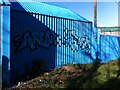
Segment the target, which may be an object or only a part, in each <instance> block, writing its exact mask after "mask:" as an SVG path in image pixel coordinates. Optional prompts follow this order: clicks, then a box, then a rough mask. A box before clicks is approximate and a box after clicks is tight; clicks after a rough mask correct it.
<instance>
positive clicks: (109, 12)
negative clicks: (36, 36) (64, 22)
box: [46, 0, 118, 27]
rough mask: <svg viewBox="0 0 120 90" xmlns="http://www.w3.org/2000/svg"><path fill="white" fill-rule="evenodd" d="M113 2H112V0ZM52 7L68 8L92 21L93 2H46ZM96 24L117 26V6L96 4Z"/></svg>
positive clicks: (114, 4)
mask: <svg viewBox="0 0 120 90" xmlns="http://www.w3.org/2000/svg"><path fill="white" fill-rule="evenodd" d="M113 1H114V0H113ZM46 3H49V4H52V5H57V6H60V7H65V8H68V9H70V10H72V11H74V12H75V13H77V14H79V15H81V16H83V17H85V18H86V19H88V20H90V21H92V22H93V21H94V3H93V2H46ZM97 5H98V6H97V24H98V26H108V27H110V26H118V4H117V3H115V2H98V3H97Z"/></svg>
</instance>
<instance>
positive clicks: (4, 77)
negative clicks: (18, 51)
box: [2, 55, 10, 88]
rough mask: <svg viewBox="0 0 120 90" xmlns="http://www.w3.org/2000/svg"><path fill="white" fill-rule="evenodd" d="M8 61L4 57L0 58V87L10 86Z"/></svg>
mask: <svg viewBox="0 0 120 90" xmlns="http://www.w3.org/2000/svg"><path fill="white" fill-rule="evenodd" d="M9 62H10V60H9V59H8V58H7V57H6V56H4V55H3V56H2V87H3V88H4V87H7V86H9V84H10V70H9V69H8V63H9Z"/></svg>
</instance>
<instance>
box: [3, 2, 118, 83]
mask: <svg viewBox="0 0 120 90" xmlns="http://www.w3.org/2000/svg"><path fill="white" fill-rule="evenodd" d="M31 5H32V3H31ZM35 5H37V4H35ZM41 5H43V4H41ZM16 6H17V7H16ZM16 6H15V7H14V5H13V6H12V7H11V12H10V10H9V8H7V9H5V11H4V15H5V16H4V17H3V19H4V20H7V21H8V22H7V23H6V22H4V21H3V24H4V26H3V30H4V33H3V38H4V40H3V41H5V42H3V46H4V48H3V53H4V54H3V55H5V56H7V58H8V59H9V58H10V60H11V61H10V69H11V82H16V81H19V80H20V79H22V78H23V77H24V76H25V75H26V72H28V71H30V70H31V69H32V67H33V61H35V60H46V61H47V62H46V65H45V69H46V70H50V69H53V68H55V67H57V66H63V65H66V64H75V63H83V64H85V63H91V62H93V61H96V52H98V58H99V59H100V60H101V61H102V62H107V61H109V60H114V59H117V58H120V56H119V55H120V54H119V53H120V47H119V46H120V44H119V42H120V38H119V37H114V36H104V35H100V34H99V32H98V31H99V30H98V29H92V22H89V21H88V20H86V19H84V18H82V19H81V17H79V16H78V17H79V18H76V17H75V16H76V15H75V14H73V13H72V12H70V11H69V10H68V9H67V11H68V12H69V14H70V16H71V18H73V19H68V18H63V17H58V16H59V15H58V16H56V17H55V16H52V13H51V12H50V13H49V14H51V16H50V15H44V14H39V13H38V12H36V10H37V9H34V10H33V9H32V8H31V7H28V6H29V5H28V3H26V4H23V3H21V6H22V7H21V6H19V4H18V3H16ZM18 6H19V7H18ZM32 7H33V5H32ZM54 8H55V7H54ZM18 9H20V11H19V10H18ZM31 10H32V11H33V12H34V13H29V12H30V11H31ZM59 10H60V9H59ZM6 12H9V14H6ZM56 12H57V11H56ZM56 12H54V14H55V15H57V14H56ZM42 13H43V12H42ZM64 13H65V12H64ZM64 13H63V14H64ZM10 14H11V21H10V17H9V16H10ZM63 14H62V15H63ZM69 14H67V15H69ZM62 15H61V16H62ZM67 15H66V17H67ZM74 19H77V20H74ZM78 19H80V20H78ZM81 20H83V21H81ZM9 22H10V23H9ZM10 24H11V27H10ZM5 25H7V27H5ZM96 36H98V37H96ZM9 37H10V38H9ZM9 39H10V40H9ZM97 39H98V41H99V42H97ZM6 41H7V42H6ZM9 42H10V44H9ZM97 44H99V46H97ZM9 47H10V48H9ZM97 48H99V49H97ZM9 49H10V50H9ZM6 51H8V52H6ZM9 51H10V52H9ZM9 53H10V55H9ZM4 59H6V57H4ZM26 67H27V69H28V70H26ZM18 77H19V79H18Z"/></svg>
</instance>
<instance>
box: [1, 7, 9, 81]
mask: <svg viewBox="0 0 120 90" xmlns="http://www.w3.org/2000/svg"><path fill="white" fill-rule="evenodd" d="M1 14H2V35H1V36H2V49H1V52H2V79H3V82H6V83H9V82H10V75H9V74H10V7H9V6H2V13H1ZM6 22H7V23H6Z"/></svg>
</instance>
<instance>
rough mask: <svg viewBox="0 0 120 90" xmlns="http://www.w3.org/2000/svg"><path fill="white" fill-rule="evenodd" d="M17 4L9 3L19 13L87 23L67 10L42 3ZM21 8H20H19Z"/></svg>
mask: <svg viewBox="0 0 120 90" xmlns="http://www.w3.org/2000/svg"><path fill="white" fill-rule="evenodd" d="M17 1H18V2H19V4H20V5H19V4H18V3H13V2H12V3H11V4H12V9H13V10H21V11H27V12H34V13H40V14H46V15H51V16H58V17H64V18H71V19H76V20H81V21H87V22H89V21H88V20H87V19H85V18H83V17H81V16H79V15H77V14H75V13H74V12H72V11H71V10H69V9H66V8H62V7H58V6H53V5H49V4H46V3H42V2H37V1H32V2H20V0H17ZM20 6H22V8H21V7H20Z"/></svg>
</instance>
